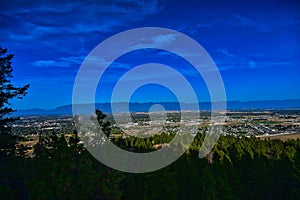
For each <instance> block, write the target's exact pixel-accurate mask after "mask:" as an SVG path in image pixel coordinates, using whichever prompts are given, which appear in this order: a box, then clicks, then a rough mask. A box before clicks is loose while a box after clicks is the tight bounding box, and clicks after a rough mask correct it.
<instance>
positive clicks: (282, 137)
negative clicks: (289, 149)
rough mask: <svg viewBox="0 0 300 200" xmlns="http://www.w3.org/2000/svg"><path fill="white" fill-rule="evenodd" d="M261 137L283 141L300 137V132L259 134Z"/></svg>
mask: <svg viewBox="0 0 300 200" xmlns="http://www.w3.org/2000/svg"><path fill="white" fill-rule="evenodd" d="M258 137H259V138H261V139H272V140H274V139H279V140H282V141H287V140H292V139H294V140H297V139H300V133H296V134H276V135H267V136H265V135H264V136H258Z"/></svg>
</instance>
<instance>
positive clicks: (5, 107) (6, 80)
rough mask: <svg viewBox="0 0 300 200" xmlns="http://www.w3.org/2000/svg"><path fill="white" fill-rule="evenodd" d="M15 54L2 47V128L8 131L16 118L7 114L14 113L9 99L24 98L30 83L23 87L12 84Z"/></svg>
mask: <svg viewBox="0 0 300 200" xmlns="http://www.w3.org/2000/svg"><path fill="white" fill-rule="evenodd" d="M13 57H14V55H12V54H7V49H4V48H2V47H0V93H1V95H0V130H1V132H4V131H7V130H8V129H9V127H8V126H7V125H8V123H9V122H13V121H14V120H16V118H12V117H6V115H7V114H10V113H12V112H13V111H15V110H13V109H12V108H11V107H10V102H9V100H10V99H12V98H14V97H17V98H19V99H22V98H23V97H24V96H25V95H26V91H27V89H28V88H29V84H27V85H25V86H23V87H15V86H14V85H12V84H11V78H12V77H13V76H12V72H13V69H12V62H11V60H12V58H13Z"/></svg>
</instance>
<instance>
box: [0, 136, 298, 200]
mask: <svg viewBox="0 0 300 200" xmlns="http://www.w3.org/2000/svg"><path fill="white" fill-rule="evenodd" d="M173 136H174V135H173V134H171V133H162V134H160V135H155V136H153V137H151V138H136V137H126V138H111V140H112V142H114V143H115V144H116V145H118V146H119V147H120V148H123V149H126V150H129V151H135V152H149V151H153V150H155V149H154V148H153V146H154V144H162V143H168V142H169V141H171V140H172V138H173ZM0 137H1V138H0V141H1V152H0V168H1V169H0V177H1V178H0V193H1V198H2V199H300V189H299V188H300V140H299V139H297V140H289V141H285V142H283V141H281V140H270V139H269V140H262V139H259V138H255V137H250V138H248V137H240V138H238V137H235V136H221V137H220V139H219V140H218V143H217V144H216V145H215V146H214V148H213V150H212V152H211V153H210V154H209V155H208V156H207V157H206V158H202V159H199V158H198V151H199V148H200V146H201V143H202V142H203V139H204V137H205V134H203V133H202V131H200V130H199V133H198V134H197V136H196V137H195V139H194V141H193V143H192V145H191V146H190V148H189V149H188V151H187V152H186V153H185V154H184V155H183V156H181V157H180V159H178V160H177V161H175V162H174V163H172V164H171V165H169V166H168V167H166V168H163V169H161V170H158V171H154V172H150V173H143V174H131V173H124V172H119V171H117V170H114V169H111V168H109V167H107V166H105V165H103V164H101V163H100V162H99V161H97V160H96V159H94V158H93V157H92V156H91V154H90V153H89V152H88V151H87V150H86V149H85V148H84V146H83V144H81V143H80V142H79V141H80V140H79V138H78V135H77V132H76V131H74V132H73V133H72V134H66V133H60V134H53V135H45V136H40V138H39V141H38V143H37V144H36V145H35V146H34V148H33V150H34V156H31V157H29V156H28V155H26V147H24V146H22V145H21V146H20V145H19V146H18V145H16V142H17V141H19V140H22V138H20V136H18V137H16V136H12V135H8V134H1V135H0Z"/></svg>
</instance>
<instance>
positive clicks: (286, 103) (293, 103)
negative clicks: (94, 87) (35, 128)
mask: <svg viewBox="0 0 300 200" xmlns="http://www.w3.org/2000/svg"><path fill="white" fill-rule="evenodd" d="M154 104H160V105H162V106H163V107H164V109H165V110H168V111H178V110H180V104H179V103H178V102H160V103H157V102H148V103H130V104H129V111H130V112H147V111H149V109H150V108H151V106H153V105H154ZM211 104H212V103H211V102H201V103H199V107H200V110H210V109H211ZM213 104H214V106H215V108H217V109H219V108H222V106H221V105H223V104H224V102H214V103H213ZM90 105H91V104H80V105H78V106H81V107H82V108H83V109H84V108H85V107H88V106H90ZM125 105H127V103H124V102H120V103H114V112H125V111H126V109H125ZM196 105H197V104H193V103H183V106H184V108H185V110H194V107H195V106H196ZM95 107H96V108H97V109H100V110H102V111H103V112H105V113H111V112H112V110H111V104H110V103H96V104H95ZM264 109H300V99H298V100H269V101H245V102H243V101H228V102H227V110H264ZM154 111H161V109H159V107H157V108H156V109H154ZM71 114H72V105H65V106H59V107H57V108H55V109H52V110H44V109H29V110H19V111H17V112H15V113H14V116H28V115H71Z"/></svg>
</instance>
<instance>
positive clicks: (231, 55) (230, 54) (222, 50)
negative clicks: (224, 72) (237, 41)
mask: <svg viewBox="0 0 300 200" xmlns="http://www.w3.org/2000/svg"><path fill="white" fill-rule="evenodd" d="M217 51H218V52H221V53H223V54H224V55H226V56H228V57H235V55H234V54H232V53H229V52H228V51H227V50H226V49H223V48H219V49H217Z"/></svg>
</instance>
